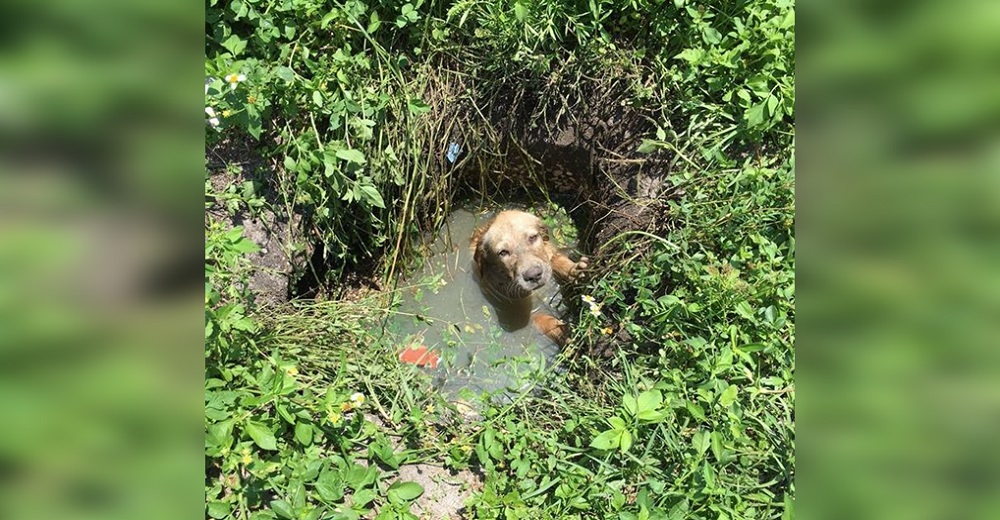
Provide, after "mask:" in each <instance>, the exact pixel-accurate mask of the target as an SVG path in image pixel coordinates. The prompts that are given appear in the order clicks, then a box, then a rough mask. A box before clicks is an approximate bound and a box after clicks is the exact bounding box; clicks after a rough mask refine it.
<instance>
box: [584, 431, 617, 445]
mask: <svg viewBox="0 0 1000 520" xmlns="http://www.w3.org/2000/svg"><path fill="white" fill-rule="evenodd" d="M620 431H621V430H615V429H611V430H607V431H604V432H601V433H600V434H598V435H597V436H596V437H594V440H592V441H590V447H591V448H597V449H599V450H611V449H614V448H617V447H618V445H619V443H620V442H621V436H620V434H619V432H620Z"/></svg>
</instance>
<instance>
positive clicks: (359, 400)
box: [350, 392, 365, 406]
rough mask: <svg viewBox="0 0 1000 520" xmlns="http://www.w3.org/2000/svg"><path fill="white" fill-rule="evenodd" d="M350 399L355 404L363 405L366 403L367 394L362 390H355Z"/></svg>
mask: <svg viewBox="0 0 1000 520" xmlns="http://www.w3.org/2000/svg"><path fill="white" fill-rule="evenodd" d="M350 399H351V403H353V404H354V406H361V405H362V404H364V403H365V395H364V394H362V393H361V392H354V393H353V394H351V397H350Z"/></svg>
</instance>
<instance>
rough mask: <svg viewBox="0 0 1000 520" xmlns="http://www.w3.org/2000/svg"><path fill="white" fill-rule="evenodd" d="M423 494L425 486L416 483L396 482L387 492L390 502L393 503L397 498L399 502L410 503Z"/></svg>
mask: <svg viewBox="0 0 1000 520" xmlns="http://www.w3.org/2000/svg"><path fill="white" fill-rule="evenodd" d="M423 494H424V488H423V486H421V485H420V484H417V483H416V482H396V483H395V484H393V485H391V486H389V490H388V492H387V495H388V497H389V500H390V501H392V500H393V498H394V496H395V498H396V499H397V500H400V501H403V502H410V501H411V500H415V499H416V498H417V497H419V496H420V495H423Z"/></svg>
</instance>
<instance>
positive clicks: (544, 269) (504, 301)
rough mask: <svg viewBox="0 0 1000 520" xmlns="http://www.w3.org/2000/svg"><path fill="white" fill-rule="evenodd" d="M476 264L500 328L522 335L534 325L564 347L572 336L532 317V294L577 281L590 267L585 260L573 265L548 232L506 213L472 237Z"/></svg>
mask: <svg viewBox="0 0 1000 520" xmlns="http://www.w3.org/2000/svg"><path fill="white" fill-rule="evenodd" d="M471 248H472V262H473V267H474V268H475V273H476V276H477V277H478V280H479V285H480V287H481V288H482V291H483V294H485V295H486V298H487V299H488V300H489V301H490V303H492V304H493V307H494V308H495V309H496V311H497V317H498V319H499V320H500V324H501V326H503V327H504V328H505V329H507V330H517V329H520V328H522V327H524V326H526V325H527V324H528V321H529V320H530V321H531V322H532V323H534V325H535V327H536V328H537V329H538V331H539V332H541V333H542V334H545V335H546V336H548V337H549V338H550V339H552V340H553V341H555V342H556V343H558V344H560V345H562V344H563V343H564V342H565V341H566V338H567V336H568V330H567V327H566V324H565V323H563V321H562V320H559V319H558V318H556V317H554V316H552V315H550V314H546V313H537V312H533V309H532V301H531V294H532V292H534V291H535V289H538V288H539V287H542V286H543V285H545V284H547V283H549V282H551V281H552V275H553V274H554V275H555V276H556V278H558V279H559V280H560V281H563V282H567V281H573V280H575V279H576V278H577V277H579V276H580V274H581V273H582V272H583V271H584V270H585V269H586V268H587V266H588V265H589V260H588V259H587V258H586V257H583V258H581V259H580V261H579V262H574V261H572V260H570V259H569V257H567V256H566V255H565V254H563V253H562V252H560V251H559V250H558V249H556V248H555V246H553V245H552V243H551V242H549V229H548V228H547V227H546V226H545V224H544V223H543V222H542V221H541V219H539V218H538V217H536V216H534V215H532V214H530V213H525V212H523V211H503V212H501V213H499V214H497V216H495V217H493V219H491V220H490V221H488V222H487V223H486V224H484V225H483V226H481V227H479V229H477V230H476V231H475V232H474V233H473V234H472V241H471Z"/></svg>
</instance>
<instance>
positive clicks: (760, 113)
mask: <svg viewBox="0 0 1000 520" xmlns="http://www.w3.org/2000/svg"><path fill="white" fill-rule="evenodd" d="M743 117H744V118H745V119H746V121H747V126H749V127H750V128H754V127H758V126H760V125H761V124H763V123H764V102H760V103H757V104H756V105H754V106H752V107H750V108H749V109H747V111H746V112H745V113H744V115H743Z"/></svg>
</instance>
